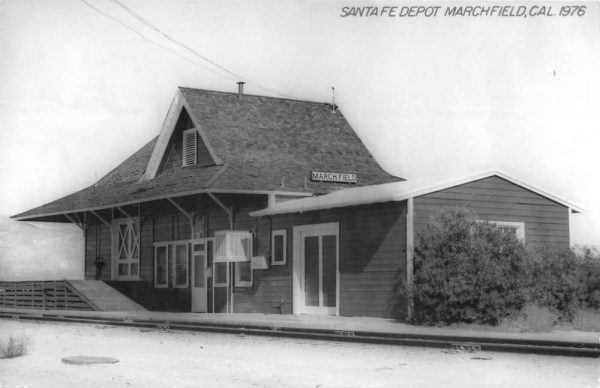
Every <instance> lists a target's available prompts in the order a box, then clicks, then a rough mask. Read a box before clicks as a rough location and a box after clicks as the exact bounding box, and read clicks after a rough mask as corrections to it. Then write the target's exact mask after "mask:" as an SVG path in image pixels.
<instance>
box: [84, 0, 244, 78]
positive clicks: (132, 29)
mask: <svg viewBox="0 0 600 388" xmlns="http://www.w3.org/2000/svg"><path fill="white" fill-rule="evenodd" d="M80 1H81V2H82V3H84V4H85V5H87V6H88V7H90V8H91V9H93V10H94V11H96V12H98V13H99V14H101V15H103V16H105V17H107V18H109V19H111V20H112V21H114V22H116V23H118V24H120V25H121V26H123V27H125V28H127V29H128V30H129V31H131V32H133V33H135V34H136V35H138V36H139V37H141V38H142V39H144V40H145V41H147V42H149V43H151V44H153V45H155V46H157V47H160V48H162V49H164V50H167V51H169V52H170V53H172V54H175V55H176V56H178V57H179V58H181V59H183V60H184V61H187V62H189V63H192V64H194V65H197V66H200V67H202V68H204V69H206V70H208V71H210V72H212V73H214V74H217V75H220V76H221V77H225V78H228V79H230V80H233V81H236V80H237V78H234V77H230V76H227V75H225V74H222V73H220V72H218V71H216V70H214V69H212V68H210V67H208V66H206V65H204V64H202V63H199V62H196V61H193V60H191V59H189V58H186V57H184V56H183V55H181V54H180V53H178V52H177V51H175V50H172V49H170V48H168V47H166V46H163V45H161V44H160V43H157V42H155V41H153V40H151V39H149V38H148V37H147V36H145V35H144V34H142V33H141V32H139V31H138V30H136V29H135V28H133V27H131V26H129V25H127V24H125V23H123V22H122V21H120V20H119V19H117V18H115V17H113V16H111V15H109V14H107V13H105V12H103V11H101V10H100V9H98V8H96V7H94V6H93V5H91V4H90V3H88V2H87V1H86V0H80Z"/></svg>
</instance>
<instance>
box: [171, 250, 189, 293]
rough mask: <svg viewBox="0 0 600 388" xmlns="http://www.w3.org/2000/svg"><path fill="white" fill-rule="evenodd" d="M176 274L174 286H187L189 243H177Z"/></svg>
mask: <svg viewBox="0 0 600 388" xmlns="http://www.w3.org/2000/svg"><path fill="white" fill-rule="evenodd" d="M173 267H174V276H175V278H174V279H173V287H175V288H187V286H188V244H187V243H184V244H176V245H175V259H174V260H173Z"/></svg>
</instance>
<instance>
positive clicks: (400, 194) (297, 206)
mask: <svg viewBox="0 0 600 388" xmlns="http://www.w3.org/2000/svg"><path fill="white" fill-rule="evenodd" d="M491 176H498V177H500V178H502V179H505V180H507V181H509V182H512V183H514V184H516V185H518V186H521V187H523V188H525V189H527V190H530V191H532V192H534V193H537V194H539V195H541V196H543V197H546V198H548V199H550V200H552V201H554V202H557V203H559V204H561V205H563V206H566V207H567V208H569V209H570V210H571V211H572V212H573V213H580V212H582V211H583V209H582V208H581V207H579V206H577V205H575V204H573V203H571V202H569V201H567V200H565V199H563V198H561V197H559V196H557V195H555V194H552V193H550V192H548V191H546V190H542V189H540V188H538V187H535V186H532V185H530V184H527V183H525V182H523V181H521V180H519V179H517V178H515V177H513V176H510V175H508V174H506V173H504V172H502V171H500V170H484V171H477V172H467V173H462V174H455V175H448V176H431V177H424V178H419V179H414V180H406V181H402V182H393V183H384V184H380V185H371V186H363V187H355V188H349V189H342V190H338V191H335V192H333V193H330V194H326V195H321V196H316V197H309V198H302V199H294V200H290V201H286V202H280V203H276V204H273V205H272V206H269V207H267V208H265V209H262V210H258V211H255V212H251V213H250V215H251V216H254V217H261V216H271V215H277V214H286V213H303V212H307V211H315V210H322V209H331V208H336V207H347V206H358V205H366V204H371V203H380V202H390V201H404V200H406V199H408V198H414V197H418V196H421V195H425V194H429V193H433V192H436V191H440V190H444V189H447V188H450V187H454V186H458V185H461V184H464V183H468V182H472V181H476V180H479V179H484V178H487V177H491Z"/></svg>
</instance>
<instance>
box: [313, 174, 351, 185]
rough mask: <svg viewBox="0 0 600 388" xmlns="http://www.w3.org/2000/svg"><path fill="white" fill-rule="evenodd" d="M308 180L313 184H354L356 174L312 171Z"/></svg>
mask: <svg viewBox="0 0 600 388" xmlns="http://www.w3.org/2000/svg"><path fill="white" fill-rule="evenodd" d="M310 179H311V180H312V181H313V182H340V183H356V174H346V173H341V172H322V171H312V172H311V177H310Z"/></svg>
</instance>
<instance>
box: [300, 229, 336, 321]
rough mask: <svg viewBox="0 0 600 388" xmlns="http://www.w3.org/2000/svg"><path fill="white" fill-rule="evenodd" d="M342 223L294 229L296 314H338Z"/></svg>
mask: <svg viewBox="0 0 600 388" xmlns="http://www.w3.org/2000/svg"><path fill="white" fill-rule="evenodd" d="M339 288H340V281H339V223H337V222H333V223H327V224H313V225H302V226H295V227H294V277H293V290H294V305H293V311H294V314H314V315H339V295H340V292H339V291H340V290H339Z"/></svg>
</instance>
